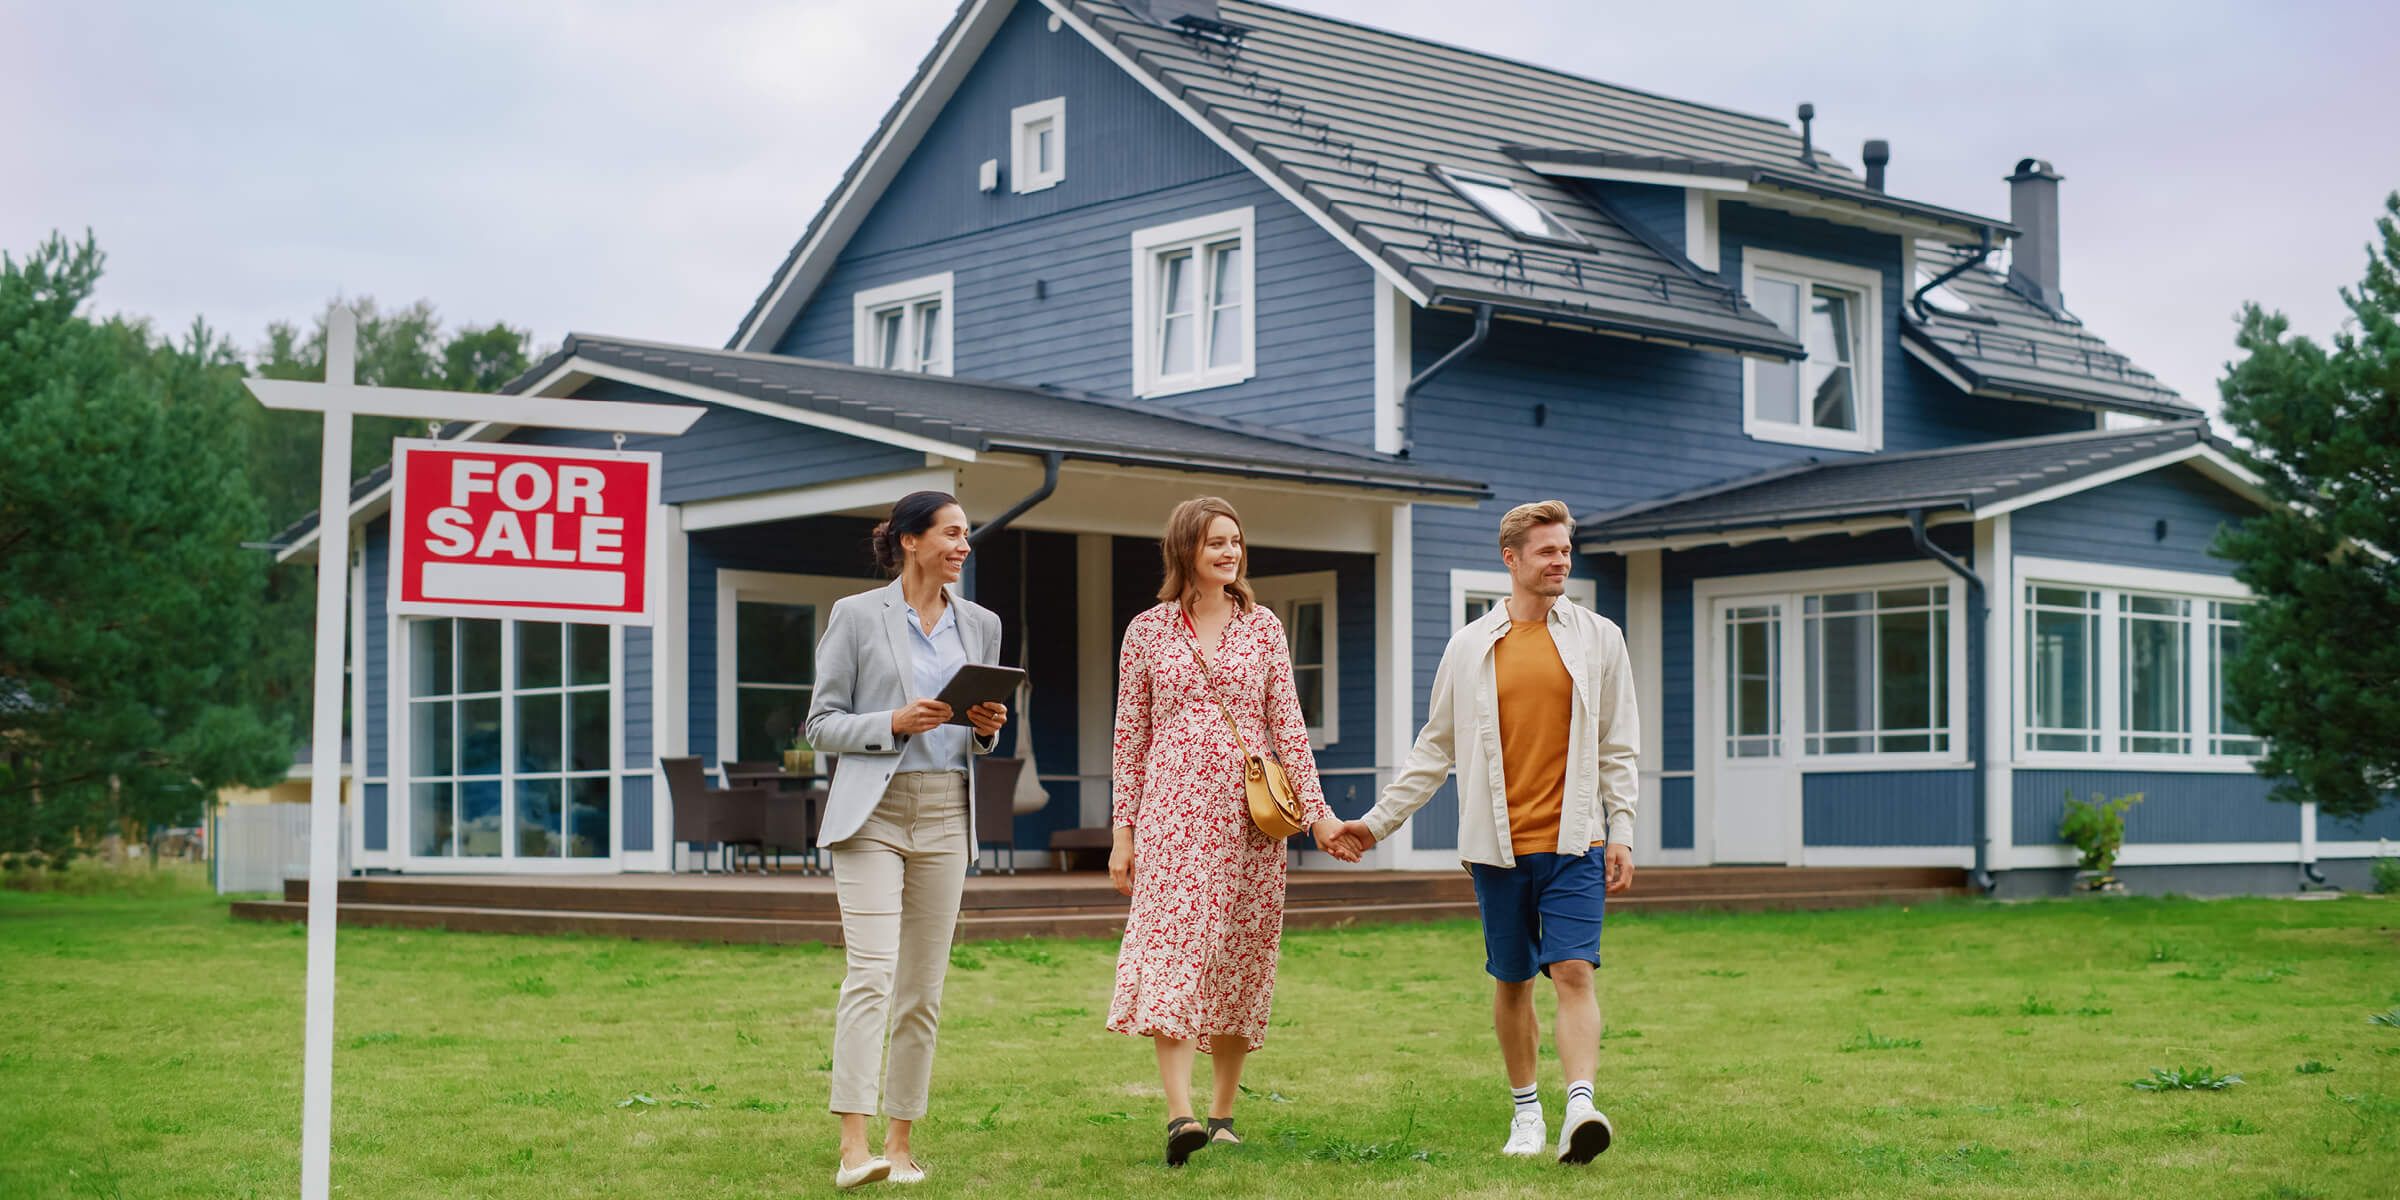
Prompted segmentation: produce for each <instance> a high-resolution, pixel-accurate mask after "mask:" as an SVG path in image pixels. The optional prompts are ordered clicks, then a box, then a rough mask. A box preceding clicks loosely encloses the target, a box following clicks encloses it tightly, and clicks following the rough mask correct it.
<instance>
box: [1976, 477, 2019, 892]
mask: <svg viewBox="0 0 2400 1200" xmlns="http://www.w3.org/2000/svg"><path fill="white" fill-rule="evenodd" d="M2008 520H2009V519H2008V514H2007V513H2002V514H2000V515H1999V516H1996V517H1988V518H1986V519H1984V520H1981V521H1977V522H1976V523H1975V569H1976V572H1977V573H1978V574H1980V575H1982V576H1983V581H1984V588H1985V594H1984V618H1983V619H1984V635H1983V683H1984V692H1983V795H1982V796H1981V797H1980V798H1979V800H1980V802H1981V803H1982V804H1983V832H1984V844H1985V847H1986V853H1985V855H1984V866H1985V868H1986V869H1988V870H1991V871H1994V872H1998V871H2001V870H2004V869H2005V868H2006V867H2007V865H2008V861H2009V859H2010V858H2011V857H2012V856H2013V855H2014V853H2015V848H2016V834H2015V831H2014V826H2013V825H2012V824H2011V821H2012V820H2013V816H2014V812H2015V808H2016V780H2015V778H2014V776H2015V763H2016V759H2017V743H2016V730H2015V720H2014V718H2015V715H2016V711H2017V703H2016V696H2017V689H2016V681H2017V670H2016V664H2017V615H2016V614H2017V585H2016V564H2015V561H2014V555H2013V554H2012V552H2011V550H2010V546H2009V524H2008Z"/></svg>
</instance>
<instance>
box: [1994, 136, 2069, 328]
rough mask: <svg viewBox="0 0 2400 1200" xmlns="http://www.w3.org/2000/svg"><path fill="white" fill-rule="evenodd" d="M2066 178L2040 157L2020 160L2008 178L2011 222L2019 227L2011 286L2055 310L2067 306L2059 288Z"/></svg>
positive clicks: (2010, 272) (2010, 258)
mask: <svg viewBox="0 0 2400 1200" xmlns="http://www.w3.org/2000/svg"><path fill="white" fill-rule="evenodd" d="M2065 178H2066V177H2065V176H2063V175H2060V174H2059V173H2058V172H2056V171H2054V170H2051V169H2050V164H2049V163H2047V162H2044V161H2042V160H2041V159H2038V158H2027V159H2021V160H2019V161H2018V163H2017V169H2016V172H2015V173H2014V174H2011V175H2010V176H2009V177H2008V221H2009V224H2011V225H2014V226H2016V227H2017V230H2018V233H2017V240H2016V244H2015V245H2014V246H2011V247H2009V252H2008V286H2009V287H2010V288H2012V289H2014V290H2015V291H2016V292H2018V293H2019V294H2020V295H2023V296H2025V297H2026V298H2027V299H2029V300H2032V301H2033V302H2034V303H2036V304H2039V305H2041V306H2042V307H2044V308H2047V309H2049V310H2050V311H2052V312H2062V311H2064V310H2065V309H2066V306H2067V303H2066V301H2065V300H2064V299H2063V298H2061V296H2060V293H2059V290H2058V185H2059V183H2060V182H2061V181H2062V180H2064V179H2065Z"/></svg>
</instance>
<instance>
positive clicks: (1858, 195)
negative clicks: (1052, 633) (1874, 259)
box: [1504, 146, 2020, 241]
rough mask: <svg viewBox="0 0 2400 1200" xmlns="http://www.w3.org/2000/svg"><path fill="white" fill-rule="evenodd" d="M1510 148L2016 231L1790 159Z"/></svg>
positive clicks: (1976, 229)
mask: <svg viewBox="0 0 2400 1200" xmlns="http://www.w3.org/2000/svg"><path fill="white" fill-rule="evenodd" d="M1504 149H1506V150H1507V151H1508V152H1509V154H1511V155H1513V156H1514V157H1516V158H1517V159H1518V160H1519V161H1521V162H1524V163H1525V164H1527V165H1528V166H1533V167H1536V168H1537V169H1538V168H1539V167H1540V166H1543V165H1547V164H1550V163H1563V164H1569V165H1574V166H1588V167H1607V168H1610V169H1613V170H1621V171H1651V172H1659V173H1663V174H1668V175H1691V176H1695V177H1700V178H1707V179H1728V180H1738V181H1740V182H1742V183H1745V184H1754V185H1758V186H1760V187H1762V188H1765V189H1768V190H1769V191H1771V192H1793V193H1798V194H1800V195H1804V196H1808V197H1811V198H1814V199H1818V200H1832V201H1836V202H1838V203H1840V204H1845V205H1850V206H1854V207H1857V208H1865V209H1872V210H1876V211H1880V212H1885V213H1890V214H1893V215H1895V216H1902V217H1908V218H1911V219H1913V220H1916V221H1922V222H1926V223H1929V224H1933V225H1940V226H1949V227H1952V228H1951V230H1950V232H1951V233H1952V234H1953V235H1960V236H1963V238H1964V239H1968V240H1978V241H1979V240H1980V239H1981V237H1982V233H1983V231H1984V230H1987V229H1988V230H1990V231H1991V232H1992V233H1993V235H1994V236H1995V237H1996V238H1997V237H2000V236H2007V235H2012V234H2015V233H2018V232H2020V231H2019V230H2018V229H2017V227H2016V226H2014V225H2011V224H2009V223H2008V222H2006V221H2000V220H1995V219H1993V218H1991V217H1979V216H1976V215H1975V214H1974V213H1970V212H1962V211H1960V210H1958V209H1955V208H1944V207H1942V206H1941V205H1938V204H1927V203H1925V202H1923V201H1921V200H1910V199H1906V198H1904V197H1900V196H1895V195H1892V194H1891V193H1889V192H1884V191H1878V190H1876V189H1875V188H1871V187H1868V186H1867V185H1866V181H1864V180H1862V179H1859V178H1857V177H1856V176H1853V175H1851V174H1850V173H1848V172H1846V171H1824V170H1811V169H1809V168H1808V167H1806V166H1803V165H1800V164H1799V163H1798V161H1797V159H1795V160H1794V162H1792V163H1756V162H1725V161H1723V160H1718V159H1701V158H1681V157H1677V156H1674V155H1667V154H1634V153H1630V152H1628V151H1623V150H1592V149H1585V148H1581V147H1553V146H1508V147H1504Z"/></svg>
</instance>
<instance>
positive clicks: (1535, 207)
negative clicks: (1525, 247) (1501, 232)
mask: <svg viewBox="0 0 2400 1200" xmlns="http://www.w3.org/2000/svg"><path fill="white" fill-rule="evenodd" d="M1433 173H1434V174H1435V175H1438V176H1440V177H1441V180H1442V182H1444V183H1447V184H1449V185H1450V190H1452V191H1454V192H1457V193H1458V194H1459V195H1460V196H1461V197H1463V198H1464V199H1465V200H1466V202H1467V203H1469V204H1472V205H1474V206H1475V207H1476V208H1477V209H1479V210H1481V211H1482V213H1483V215H1485V216H1487V217H1490V218H1491V219H1492V220H1494V221H1497V222H1499V223H1500V227H1501V228H1503V229H1506V230H1508V231H1509V232H1510V233H1513V234H1515V235H1517V236H1518V237H1521V238H1531V239H1533V240H1534V241H1537V242H1560V243H1563V244H1565V245H1569V246H1589V245H1590V244H1591V243H1589V242H1587V241H1585V240H1584V237H1583V235H1582V234H1580V233H1577V232H1575V231H1574V230H1572V229H1569V228H1567V225H1566V223H1565V222H1564V221H1561V220H1559V219H1558V218H1557V217H1554V216H1552V215H1550V210H1549V209H1546V208H1543V207H1542V206H1541V205H1539V204H1536V203H1534V202H1533V197H1531V196H1528V195H1526V194H1525V193H1523V192H1520V191H1518V190H1517V185H1516V184H1513V183H1510V182H1509V181H1508V180H1506V179H1502V178H1500V177H1499V176H1497V175H1484V174H1479V173H1477V172H1474V171H1461V170H1459V169H1457V168H1456V167H1435V168H1434V169H1433Z"/></svg>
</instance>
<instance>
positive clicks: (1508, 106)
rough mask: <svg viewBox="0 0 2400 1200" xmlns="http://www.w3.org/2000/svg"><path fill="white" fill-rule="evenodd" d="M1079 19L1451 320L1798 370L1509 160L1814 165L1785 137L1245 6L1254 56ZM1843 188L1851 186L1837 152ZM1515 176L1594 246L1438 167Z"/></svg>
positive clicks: (1779, 342)
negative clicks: (1530, 151)
mask: <svg viewBox="0 0 2400 1200" xmlns="http://www.w3.org/2000/svg"><path fill="white" fill-rule="evenodd" d="M1073 7H1074V9H1075V11H1076V13H1077V14H1078V15H1079V16H1080V17H1082V18H1083V19H1084V20H1086V21H1089V22H1090V23H1091V24H1092V25H1093V27H1094V28H1096V29H1097V30H1099V32H1100V33H1101V35H1102V36H1103V37H1104V38H1106V39H1107V40H1108V41H1109V42H1111V43H1112V44H1113V45H1114V46H1115V47H1116V48H1117V49H1118V50H1119V51H1120V52H1122V53H1123V54H1125V55H1126V56H1127V57H1128V58H1130V59H1132V60H1133V61H1134V62H1135V63H1136V64H1137V66H1138V67H1139V68H1140V69H1141V70H1143V71H1145V72H1147V73H1149V75H1150V76H1151V77H1152V78H1153V79H1155V80H1156V81H1157V82H1158V83H1159V84H1160V85H1161V86H1162V87H1164V88H1165V89H1166V90H1167V91H1169V92H1170V93H1172V94H1174V95H1176V96H1178V97H1180V98H1182V99H1183V100H1185V101H1186V102H1188V103H1190V104H1191V105H1192V106H1193V107H1194V108H1195V109H1196V110H1198V111H1199V112H1200V113H1201V114H1202V115H1203V116H1204V117H1205V118H1206V119H1207V120H1208V121H1209V122H1211V123H1212V124H1214V125H1215V126H1216V127H1217V128H1218V129H1219V130H1220V131H1222V132H1224V133H1225V134H1226V135H1227V136H1229V137H1230V138H1231V139H1232V140H1233V141H1234V142H1236V143H1237V144H1239V145H1241V146H1243V147H1245V148H1246V149H1248V150H1249V151H1250V152H1252V153H1253V154H1255V155H1257V156H1258V158H1259V159H1260V161H1262V162H1263V163H1265V164H1266V165H1267V166H1268V167H1269V168H1270V169H1271V170H1273V171H1274V172H1276V174H1277V175H1278V176H1280V177H1281V178H1282V179H1283V181H1284V182H1285V183H1287V184H1289V185H1290V186H1291V187H1293V188H1294V189H1295V190H1297V191H1299V192H1300V193H1301V194H1303V195H1305V196H1307V197H1308V198H1309V199H1310V200H1311V202H1313V203H1314V204H1316V205H1317V206H1318V207H1319V208H1321V209H1322V210H1323V211H1324V212H1325V213H1326V214H1327V215H1328V216H1329V217H1331V218H1332V219H1333V220H1334V221H1335V222H1336V223H1337V224H1339V225H1340V226H1341V227H1342V228H1343V229H1344V230H1346V231H1347V232H1349V233H1350V234H1351V235H1352V236H1354V237H1356V238H1357V239H1358V240H1359V241H1360V242H1361V243H1363V244H1364V245H1365V246H1366V247H1367V248H1368V249H1369V250H1370V251H1371V252H1372V253H1374V254H1375V255H1377V256H1378V257H1380V258H1381V259H1382V260H1383V261H1384V262H1385V263H1386V264H1388V265H1390V266H1392V267H1393V268H1395V269H1396V270H1398V271H1399V272H1401V273H1402V274H1403V275H1404V276H1405V277H1406V278H1407V279H1408V280H1409V281H1410V282H1411V283H1413V284H1414V285H1416V286H1417V287H1418V288H1419V289H1420V290H1422V291H1423V292H1424V293H1425V294H1427V295H1428V296H1430V297H1432V298H1433V300H1434V301H1435V302H1436V303H1444V302H1449V303H1475V302H1488V303H1492V304H1495V305H1497V306H1500V307H1503V308H1513V309H1519V310H1524V311H1528V312H1533V313H1538V314H1540V315H1544V316H1549V317H1555V318H1563V319H1568V320H1573V321H1578V322H1581V323H1586V324H1590V325H1594V326H1597V327H1601V328H1608V329H1613V330H1617V331H1620V332H1629V333H1636V334H1640V335H1644V336H1650V337H1661V338H1667V339H1670V340H1678V341H1687V342H1690V343H1693V344H1697V345H1706V346H1716V347H1723V348H1729V349H1736V350H1748V351H1753V352H1761V353H1768V354H1777V355H1791V354H1796V353H1798V351H1799V348H1798V346H1797V345H1796V344H1795V343H1793V342H1792V340H1791V339H1790V338H1788V337H1786V336H1785V335H1784V334H1783V332H1782V331H1781V330H1779V329H1776V328H1775V327H1774V325H1773V324H1772V323H1771V322H1769V321H1768V320H1767V319H1766V318H1765V317H1762V316H1760V315H1759V314H1757V313H1756V312H1753V311H1751V310H1750V308H1749V307H1748V306H1747V305H1744V304H1742V303H1741V301H1740V298H1739V297H1738V295H1737V294H1736V293H1735V290H1734V289H1733V288H1732V287H1730V286H1727V285H1725V284H1723V283H1721V282H1717V281H1714V280H1711V279H1709V278H1707V277H1706V276H1704V275H1701V274H1699V273H1697V272H1695V271H1693V270H1691V269H1690V268H1689V267H1688V266H1687V265H1684V264H1680V263H1677V262H1674V261H1672V260H1670V259H1669V258H1668V257H1667V256H1666V255H1665V254H1662V253H1661V252H1659V251H1658V250H1656V249H1653V248H1652V247H1651V246H1650V245H1649V244H1648V243H1646V242H1644V241H1643V240H1642V239H1640V238H1637V237H1635V236H1633V235H1632V234H1630V233H1628V232H1627V231H1626V230H1625V229H1624V228H1623V227H1621V226H1619V225H1618V224H1617V223H1615V222H1614V221H1612V220H1610V219H1609V218H1608V217H1607V216H1605V215H1604V214H1602V213H1601V212H1600V211H1598V210H1597V209H1595V208H1593V207H1592V206H1590V205H1589V204H1586V203H1585V202H1584V201H1583V200H1582V199H1581V198H1580V197H1579V195H1578V194H1577V193H1576V192H1574V191H1572V190H1570V186H1569V185H1567V184H1564V183H1562V182H1559V181H1555V180H1552V179H1549V178H1547V177H1545V176H1542V175H1540V174H1538V173H1536V172H1534V171H1531V170H1529V169H1527V168H1526V167H1525V166H1524V165H1523V164H1522V163H1520V162H1518V161H1517V160H1516V158H1515V157H1513V156H1511V155H1510V154H1509V153H1508V152H1507V151H1506V149H1505V147H1507V146H1509V145H1512V144H1521V143H1526V142H1529V141H1538V142H1545V143H1558V144H1569V145H1575V146H1579V147H1585V148H1593V149H1622V150H1627V151H1636V152H1643V153H1652V154H1659V153H1666V154H1679V155H1686V156H1691V157H1698V158H1708V159H1720V160H1729V161H1742V162H1784V163H1792V164H1797V163H1799V161H1800V139H1799V137H1798V135H1797V134H1795V133H1794V132H1793V131H1792V129H1791V128H1790V127H1789V126H1787V125H1785V124H1784V123H1783V122H1781V121H1775V120H1769V119H1766V118H1762V117H1753V116H1748V115H1745V114H1741V113H1736V112H1731V111H1729V110H1726V109H1721V108H1715V107H1712V106H1709V105H1704V104H1695V103H1692V102H1689V101H1683V100H1671V99H1667V98H1665V97H1662V96H1656V95H1652V94H1650V93H1648V92H1642V91H1637V90H1635V89H1632V88H1624V87H1617V86H1614V85H1611V84H1605V83H1599V82H1595V81H1593V80H1588V79H1583V78H1580V77H1578V76H1574V75H1569V74H1565V73H1563V72H1559V71H1552V70H1548V69H1545V68H1541V67H1535V66H1530V65H1527V64H1524V63H1518V62H1513V61H1510V60H1508V59H1503V58H1497V57H1494V56H1492V55H1487V54H1478V53H1475V52H1473V51H1468V50H1462V49H1459V48H1457V47H1453V46H1444V45H1441V44H1439V43H1435V42H1429V41H1423V40H1420V39H1417V38H1411V37H1406V36H1403V35H1401V34H1396V33H1390V32H1386V31H1384V30H1380V29H1374V28H1371V27H1368V26H1362V25H1354V24H1351V23H1348V22H1344V21H1337V20H1334V19H1331V18H1328V17H1320V16H1316V15H1314V14H1310V13H1304V12H1298V11H1295V10H1292V9H1288V8H1279V7H1276V6H1273V5H1266V4H1254V3H1243V2H1240V0H1227V2H1226V3H1225V4H1224V5H1223V8H1222V11H1223V14H1224V19H1225V20H1226V21H1228V22H1231V23H1233V24H1235V25H1238V26H1241V27H1243V28H1244V29H1245V30H1246V31H1247V32H1245V33H1244V34H1243V35H1242V37H1241V38H1240V40H1239V43H1238V46H1236V47H1234V48H1231V49H1228V48H1227V47H1226V46H1223V45H1220V44H1218V43H1216V42H1212V41H1210V40H1208V39H1205V38H1198V37H1192V36H1187V35H1185V34H1181V33H1177V32H1175V31H1172V30H1168V29H1165V28H1162V27H1160V26H1158V25H1155V24H1152V23H1150V22H1148V21H1145V20H1143V19H1141V18H1140V17H1137V16H1134V15H1132V14H1131V13H1129V12H1127V11H1126V9H1125V8H1124V6H1123V5H1121V4H1117V3H1108V2H1104V0H1075V2H1074V4H1073ZM1817 160H1818V162H1819V163H1820V164H1821V165H1822V167H1823V168H1824V171H1825V172H1826V173H1828V174H1832V175H1840V176H1843V177H1845V178H1851V176H1849V174H1848V170H1847V168H1845V167H1843V166H1842V165H1841V164H1840V163H1838V162H1836V161H1835V160H1834V159H1833V157H1832V156H1831V155H1828V154H1825V153H1823V152H1822V151H1819V152H1818V154H1817ZM1437 163H1438V164H1442V165H1446V166H1451V167H1456V168H1464V169H1470V170H1474V171H1478V172H1484V173H1489V174H1493V175H1498V176H1501V177H1504V178H1506V179H1508V180H1509V181H1510V182H1512V183H1514V184H1515V185H1516V186H1517V188H1518V190H1520V191H1522V192H1523V193H1524V194H1525V195H1527V196H1529V197H1531V198H1532V199H1533V200H1534V201H1535V202H1537V203H1539V204H1541V205H1542V206H1543V207H1544V208H1547V209H1549V210H1550V211H1551V213H1552V214H1554V215H1555V216H1557V217H1558V218H1559V219H1560V220H1561V221H1563V222H1564V223H1565V224H1567V225H1568V226H1570V227H1572V228H1573V229H1574V230H1575V231H1576V232H1577V233H1579V234H1581V235H1582V236H1583V237H1584V238H1585V239H1587V240H1588V241H1589V242H1590V243H1591V248H1590V249H1588V250H1584V249H1575V248H1567V247H1558V246H1551V245H1532V244H1528V243H1526V242H1524V241H1522V240H1520V239H1518V238H1516V237H1515V236H1514V235H1512V234H1511V233H1510V232H1509V231H1508V230H1507V229H1505V228H1503V227H1501V226H1500V225H1499V224H1497V223H1496V222H1494V221H1493V220H1492V219H1491V218H1489V217H1487V216H1485V215H1484V214H1483V213H1482V211H1481V210H1479V209H1477V208H1475V207H1474V206H1473V205H1471V204H1469V203H1467V202H1466V201H1465V200H1463V199H1461V198H1460V197H1459V195H1458V194H1457V193H1456V192H1454V191H1452V190H1451V189H1450V188H1449V187H1448V186H1447V185H1446V184H1444V183H1443V182H1442V181H1441V180H1440V179H1438V178H1436V177H1435V176H1434V175H1433V174H1432V173H1431V172H1430V170H1429V166H1430V165H1432V164H1437Z"/></svg>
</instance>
